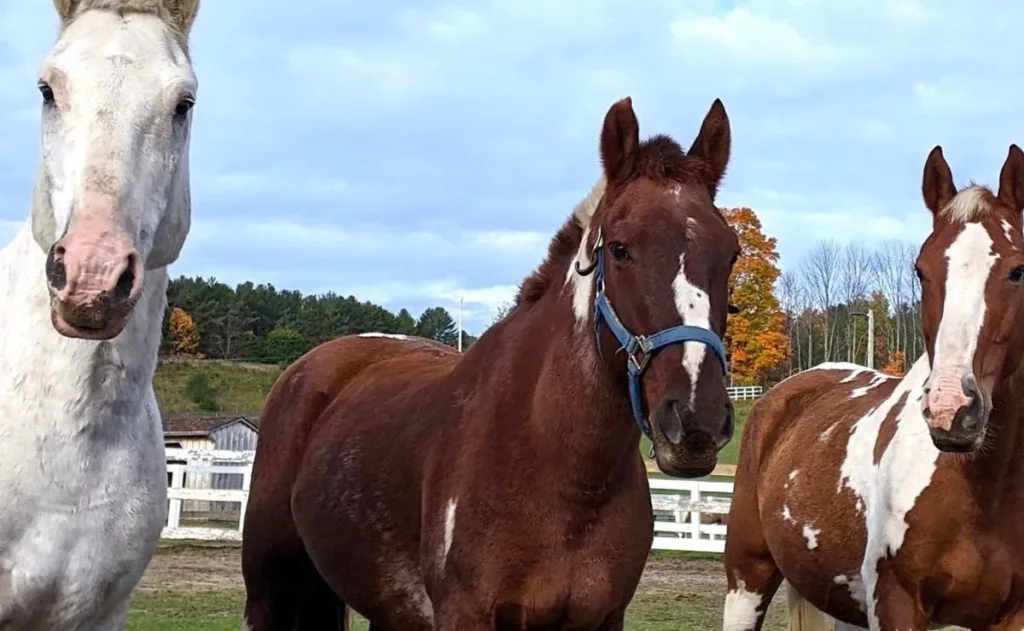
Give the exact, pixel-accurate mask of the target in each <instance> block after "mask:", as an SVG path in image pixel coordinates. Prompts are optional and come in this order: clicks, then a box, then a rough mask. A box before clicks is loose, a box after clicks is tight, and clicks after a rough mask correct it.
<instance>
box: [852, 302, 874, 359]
mask: <svg viewBox="0 0 1024 631" xmlns="http://www.w3.org/2000/svg"><path fill="white" fill-rule="evenodd" d="M850 316H851V317H852V316H865V317H866V318H867V319H868V349H867V350H868V352H867V360H868V361H867V364H868V368H871V369H872V370H874V368H875V311H874V309H872V308H871V307H868V312H867V313H862V312H859V311H855V312H852V313H850Z"/></svg>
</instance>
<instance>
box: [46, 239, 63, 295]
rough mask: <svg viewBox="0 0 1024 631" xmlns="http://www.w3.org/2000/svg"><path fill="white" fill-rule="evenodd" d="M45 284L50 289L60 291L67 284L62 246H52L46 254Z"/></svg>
mask: <svg viewBox="0 0 1024 631" xmlns="http://www.w3.org/2000/svg"><path fill="white" fill-rule="evenodd" d="M46 282H48V283H49V284H50V287H52V288H53V289H55V290H57V291H60V290H62V289H64V286H65V285H67V282H68V273H67V269H66V268H65V267H64V246H62V245H53V246H51V247H50V251H49V252H47V254H46Z"/></svg>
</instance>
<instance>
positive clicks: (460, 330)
mask: <svg viewBox="0 0 1024 631" xmlns="http://www.w3.org/2000/svg"><path fill="white" fill-rule="evenodd" d="M462 304H463V297H462V296H459V352H460V353H461V352H462Z"/></svg>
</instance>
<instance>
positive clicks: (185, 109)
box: [174, 96, 196, 118]
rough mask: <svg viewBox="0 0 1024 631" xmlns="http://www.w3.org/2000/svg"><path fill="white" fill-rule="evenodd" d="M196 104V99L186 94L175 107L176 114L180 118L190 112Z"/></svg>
mask: <svg viewBox="0 0 1024 631" xmlns="http://www.w3.org/2000/svg"><path fill="white" fill-rule="evenodd" d="M195 104H196V102H195V99H193V98H192V97H190V96H186V97H185V98H183V99H181V100H180V101H178V104H177V105H176V106H175V107H174V115H175V116H177V117H178V118H184V116H185V115H186V114H188V113H189V110H191V109H192V106H194V105H195Z"/></svg>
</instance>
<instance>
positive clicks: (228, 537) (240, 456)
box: [161, 449, 254, 541]
mask: <svg viewBox="0 0 1024 631" xmlns="http://www.w3.org/2000/svg"><path fill="white" fill-rule="evenodd" d="M253 455H254V452H252V451H214V450H205V449H168V450H167V474H168V477H169V481H168V488H167V501H168V506H167V524H166V525H165V526H164V530H163V533H162V534H161V536H162V537H163V538H164V539H203V540H219V541H241V540H242V524H244V523H245V507H246V503H247V502H248V501H249V483H250V482H251V481H252V459H253ZM207 473H226V474H229V475H231V474H234V475H238V476H240V477H241V478H242V479H241V484H240V488H238V489H196V488H186V487H185V477H186V475H203V474H207ZM189 500H192V501H200V502H204V501H205V502H226V503H238V504H239V505H240V506H239V519H238V525H237V527H235V528H223V527H220V528H218V527H215V526H186V527H183V526H182V525H181V507H182V503H183V502H186V501H189Z"/></svg>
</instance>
